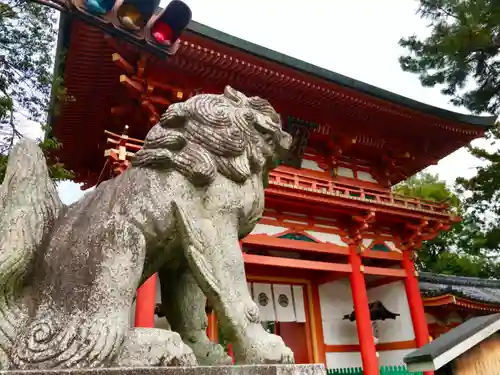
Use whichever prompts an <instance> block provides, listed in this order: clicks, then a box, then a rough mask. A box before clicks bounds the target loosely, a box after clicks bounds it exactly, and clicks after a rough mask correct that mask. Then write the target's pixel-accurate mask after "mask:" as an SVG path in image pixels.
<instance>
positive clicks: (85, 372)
mask: <svg viewBox="0 0 500 375" xmlns="http://www.w3.org/2000/svg"><path fill="white" fill-rule="evenodd" d="M0 375H326V369H325V366H324V365H323V364H310V365H245V366H196V367H142V368H129V367H124V368H119V367H116V368H100V369H71V370H38V371H37V370H30V371H0Z"/></svg>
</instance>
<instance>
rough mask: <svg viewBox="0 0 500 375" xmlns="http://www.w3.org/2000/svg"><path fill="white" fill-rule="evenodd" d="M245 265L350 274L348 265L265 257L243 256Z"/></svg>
mask: <svg viewBox="0 0 500 375" xmlns="http://www.w3.org/2000/svg"><path fill="white" fill-rule="evenodd" d="M243 259H244V260H245V264H256V265H257V264H258V265H262V266H270V267H281V268H295V269H305V270H315V271H326V272H343V273H350V272H351V270H352V268H351V265H350V264H341V263H327V262H317V261H312V260H302V259H290V258H280V257H270V256H265V255H254V254H243Z"/></svg>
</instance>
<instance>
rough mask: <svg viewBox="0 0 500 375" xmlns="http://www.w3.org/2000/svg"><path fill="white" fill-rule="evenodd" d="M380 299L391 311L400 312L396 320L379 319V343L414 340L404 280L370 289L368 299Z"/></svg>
mask: <svg viewBox="0 0 500 375" xmlns="http://www.w3.org/2000/svg"><path fill="white" fill-rule="evenodd" d="M376 300H379V301H380V302H382V304H383V305H384V306H385V307H386V308H387V309H388V310H389V311H391V312H393V313H396V314H400V316H398V317H396V319H395V320H392V319H387V320H385V321H377V323H376V324H377V330H378V339H379V343H385V342H395V341H406V340H413V339H414V338H415V333H414V332H413V324H412V321H411V315H410V308H409V306H408V299H407V298H406V291H405V286H404V284H403V282H402V281H397V282H393V283H390V284H386V285H381V286H379V287H376V288H371V289H368V301H369V302H374V301H376Z"/></svg>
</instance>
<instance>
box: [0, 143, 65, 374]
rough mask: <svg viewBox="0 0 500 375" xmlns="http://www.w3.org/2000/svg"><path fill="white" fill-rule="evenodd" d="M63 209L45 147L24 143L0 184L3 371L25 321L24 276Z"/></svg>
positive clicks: (14, 153) (0, 356) (14, 152)
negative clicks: (21, 300) (17, 332)
mask: <svg viewBox="0 0 500 375" xmlns="http://www.w3.org/2000/svg"><path fill="white" fill-rule="evenodd" d="M63 207H64V205H63V203H62V202H61V200H60V199H59V196H58V194H57V191H56V187H55V185H54V183H53V181H52V180H51V179H50V177H49V173H48V169H47V164H46V161H45V158H44V156H43V153H42V151H41V150H40V148H39V147H38V146H37V145H36V143H34V142H32V141H28V140H21V141H19V142H18V143H17V144H16V145H15V146H14V148H13V149H12V151H11V153H10V155H9V161H8V164H7V171H6V174H5V179H4V181H3V184H2V185H1V186H0V369H2V368H7V367H8V365H9V360H8V352H9V348H10V347H11V346H12V343H13V342H14V341H15V336H16V331H17V328H18V326H19V325H20V324H23V320H24V319H23V316H24V315H25V311H24V309H23V307H22V306H21V305H20V303H19V299H20V297H22V294H23V290H22V289H23V285H24V284H25V277H26V276H27V275H28V274H29V272H30V270H31V266H32V263H33V259H34V257H35V254H36V253H37V251H39V249H40V247H41V246H42V244H43V242H44V240H45V239H46V236H47V235H48V234H49V233H50V231H51V229H52V227H53V224H54V221H55V220H56V219H57V217H58V216H59V214H60V212H61V210H62V208H63Z"/></svg>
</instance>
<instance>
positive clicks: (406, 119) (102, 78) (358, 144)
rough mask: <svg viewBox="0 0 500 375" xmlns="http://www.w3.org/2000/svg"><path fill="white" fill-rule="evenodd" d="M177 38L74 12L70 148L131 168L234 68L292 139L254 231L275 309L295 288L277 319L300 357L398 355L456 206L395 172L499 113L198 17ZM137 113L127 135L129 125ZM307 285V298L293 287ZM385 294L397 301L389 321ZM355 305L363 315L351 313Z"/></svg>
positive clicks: (444, 149)
mask: <svg viewBox="0 0 500 375" xmlns="http://www.w3.org/2000/svg"><path fill="white" fill-rule="evenodd" d="M181 39H182V40H181V41H180V43H179V48H178V50H177V51H176V53H175V55H173V56H170V57H169V58H168V59H161V58H158V56H157V55H153V54H151V53H150V52H148V51H149V50H147V49H144V48H142V47H141V46H140V45H138V44H137V43H132V42H131V39H130V40H129V39H127V38H122V37H119V36H118V37H114V38H113V37H110V36H109V35H108V34H107V33H104V32H103V31H102V30H100V29H97V28H95V27H93V26H91V25H89V24H88V23H86V22H83V21H81V20H79V19H70V18H68V17H66V16H65V15H62V17H61V41H60V46H67V47H68V53H67V57H66V60H65V64H64V66H63V67H64V72H63V73H64V78H65V85H66V88H67V90H68V92H69V93H71V95H73V96H74V97H75V98H76V100H75V101H74V102H68V103H64V105H63V106H62V109H61V111H60V114H58V115H57V116H56V115H54V116H53V118H52V124H51V125H52V128H53V132H54V135H55V136H56V137H57V138H58V139H59V140H60V141H61V142H62V143H63V144H64V146H65V147H64V148H62V149H61V150H59V151H58V153H57V157H58V158H59V160H60V161H61V162H63V163H65V165H66V166H67V167H68V168H70V169H72V170H74V171H75V172H76V174H77V181H78V182H82V183H84V187H85V188H88V187H91V186H94V185H96V184H98V183H100V182H102V180H103V179H106V178H108V177H109V176H110V175H113V174H116V173H120V172H121V171H123V170H124V169H125V168H127V166H128V159H129V158H130V157H131V156H132V155H133V153H134V152H135V151H137V150H138V149H139V148H140V147H141V143H142V141H141V139H143V138H144V136H145V134H146V133H147V131H148V130H149V128H150V127H151V126H152V125H154V124H155V123H156V122H157V121H158V119H159V116H160V114H161V113H162V111H164V110H165V109H166V108H167V107H168V105H170V104H171V103H173V102H176V101H180V100H184V99H185V98H187V97H189V96H190V95H193V94H195V93H197V92H202V91H203V92H221V91H222V89H223V88H224V86H225V85H227V84H229V85H231V86H233V87H235V88H237V89H238V90H240V91H242V92H244V93H246V94H248V95H259V96H262V97H264V98H266V99H268V100H269V101H270V102H271V103H272V104H273V106H275V108H276V109H277V110H278V111H279V112H280V113H281V115H282V120H283V124H284V127H285V130H287V131H288V132H290V133H291V134H292V135H293V136H294V145H295V146H294V148H293V149H292V151H291V153H290V156H289V158H288V159H287V160H284V161H283V162H282V165H280V166H279V167H278V168H277V169H276V170H274V171H273V172H272V173H271V175H270V178H269V187H268V188H267V189H266V211H265V214H264V217H263V218H262V220H261V221H260V222H259V224H258V225H257V227H256V229H255V230H254V231H253V232H252V234H250V235H249V236H247V237H246V238H245V239H243V240H242V251H243V252H244V259H245V266H246V271H247V277H248V281H249V283H251V285H252V291H253V297H254V300H256V302H258V299H259V295H260V294H261V293H264V292H259V293H258V294H256V293H255V287H256V286H257V287H258V288H267V289H266V290H269V291H270V292H269V293H268V294H266V293H264V294H265V295H266V296H267V297H266V298H268V299H269V300H270V301H273V304H272V305H273V306H274V307H275V313H276V311H277V310H276V309H278V307H277V306H278V305H279V300H278V303H276V300H275V299H274V298H275V297H276V293H275V290H277V289H279V288H281V289H283V290H285V289H287V290H288V289H289V290H290V292H285V294H286V293H291V294H289V295H291V296H292V299H293V302H294V304H293V308H294V313H295V321H290V319H285V320H288V321H282V320H279V319H278V320H277V321H278V323H277V324H276V326H277V331H278V333H279V334H281V335H282V336H283V337H284V340H285V341H286V342H287V343H288V344H289V345H290V346H291V347H292V348H293V349H294V350H295V351H296V357H297V359H298V361H307V362H323V363H326V365H327V367H328V368H331V369H335V368H339V367H343V368H348V367H349V368H353V367H361V366H362V367H363V370H364V374H366V375H378V374H379V373H380V371H379V367H380V366H384V365H399V364H402V356H403V355H404V353H405V352H407V351H409V350H412V349H414V348H416V347H420V346H422V345H424V344H425V343H427V342H428V337H429V334H428V328H427V323H426V318H425V313H424V307H423V304H422V298H421V296H420V290H419V285H418V280H417V273H416V272H415V269H414V265H413V256H414V252H415V250H416V249H418V247H419V246H420V244H421V242H422V241H424V240H426V239H430V238H432V237H433V236H435V235H437V233H439V231H442V230H446V229H448V228H449V226H450V225H451V224H452V223H453V222H454V221H455V220H457V218H455V217H454V216H453V215H452V214H451V213H450V212H449V211H448V209H447V207H446V205H444V204H441V203H435V202H427V201H421V200H417V199H412V198H408V197H402V196H398V195H395V194H392V193H391V189H390V188H391V186H392V185H394V184H395V183H397V182H400V181H402V180H404V179H405V178H406V177H408V176H411V175H413V174H414V173H416V172H418V171H420V170H422V169H424V168H425V167H427V166H428V165H431V164H433V163H436V162H437V161H438V160H439V159H441V158H442V157H444V156H446V155H448V154H449V153H451V152H452V151H454V150H456V149H458V148H460V147H462V146H463V145H465V144H467V143H469V142H470V141H471V140H472V139H474V138H477V137H480V136H482V135H483V134H484V130H485V129H486V128H487V127H488V126H491V125H492V124H493V121H494V119H493V118H481V117H474V116H466V115H461V114H456V113H452V112H449V111H444V110H441V109H439V108H434V107H431V106H427V105H425V104H422V103H417V102H415V101H412V100H410V99H406V98H403V97H400V96H398V95H395V94H392V93H389V92H386V91H384V90H381V89H378V88H375V87H372V86H369V85H366V84H363V83H362V82H357V81H355V80H352V79H348V78H346V77H343V76H341V75H338V74H335V73H333V72H328V71H326V70H324V69H321V68H318V67H314V66H311V65H310V64H307V63H305V62H302V61H298V60H295V59H293V58H290V57H288V56H284V55H281V54H279V53H277V52H274V51H270V50H267V49H265V48H262V47H259V46H256V45H253V44H251V43H248V42H245V41H242V40H239V39H237V38H234V37H232V36H229V35H226V34H223V33H221V32H219V31H217V30H214V29H211V28H208V27H206V26H204V25H201V24H198V23H196V22H192V23H191V25H190V26H189V28H188V30H187V31H186V32H185V33H184V35H183V37H182V38H181ZM96 67H99V69H96ZM110 93H112V95H111V94H110ZM125 124H127V125H129V128H128V129H127V130H128V133H129V135H120V134H119V133H121V132H122V129H123V128H124V125H125ZM104 127H106V129H105V128H104ZM105 130H109V131H108V132H107V135H108V137H107V142H108V143H111V147H109V146H106V138H104V137H103V133H104V131H105ZM105 149H106V151H105V152H104V154H105V156H106V157H108V159H107V160H106V164H105V166H104V167H103V162H104V160H103V158H102V155H103V150H105ZM155 284H156V280H155V279H154V278H153V279H150V280H148V281H147V282H146V283H145V284H144V285H142V286H141V287H140V288H139V290H138V295H137V311H136V324H137V325H141V326H152V325H153V324H154V304H155V293H156V288H157V286H156V285H155ZM278 286H279V288H278ZM294 287H298V288H294ZM281 289H280V290H281ZM262 290H263V289H262ZM299 291H301V292H302V302H303V303H302V304H301V303H300V301H301V299H300V298H298V297H297V298H295V299H294V298H293V296H294V293H299V294H300V293H301V292H299ZM278 299H279V298H278ZM375 301H379V302H380V301H381V302H382V303H383V305H384V306H385V305H387V306H386V307H387V309H388V310H391V311H392V310H394V311H392V313H396V314H398V315H397V318H396V319H389V320H387V321H384V322H381V323H380V324H379V326H380V327H378V331H379V332H378V333H377V334H375V333H374V331H375V329H374V327H373V326H372V313H373V312H372V311H371V310H370V305H369V304H370V303H372V302H375ZM353 306H354V314H353V317H354V319H353V320H354V321H351V320H349V319H344V318H343V317H344V316H345V315H349V314H351V313H352V311H353ZM263 309H264V307H262V306H261V312H263ZM301 314H302V315H303V317H302V315H301ZM298 316H300V317H299V318H297V317H298ZM271 317H272V316H271V315H270V318H271ZM269 321H272V320H271V319H270V320H269ZM275 321H276V319H275ZM210 322H211V324H210V326H209V328H208V332H209V335H210V337H211V338H212V339H216V338H217V335H216V332H217V329H216V323H215V319H214V318H213V317H211V319H210ZM376 335H378V336H377V337H374V336H376ZM298 337H301V338H302V337H305V341H303V342H304V343H305V344H304V345H301V346H299V344H298V343H297V342H296V341H298V340H297V338H298ZM340 363H342V365H339V364H340Z"/></svg>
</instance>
